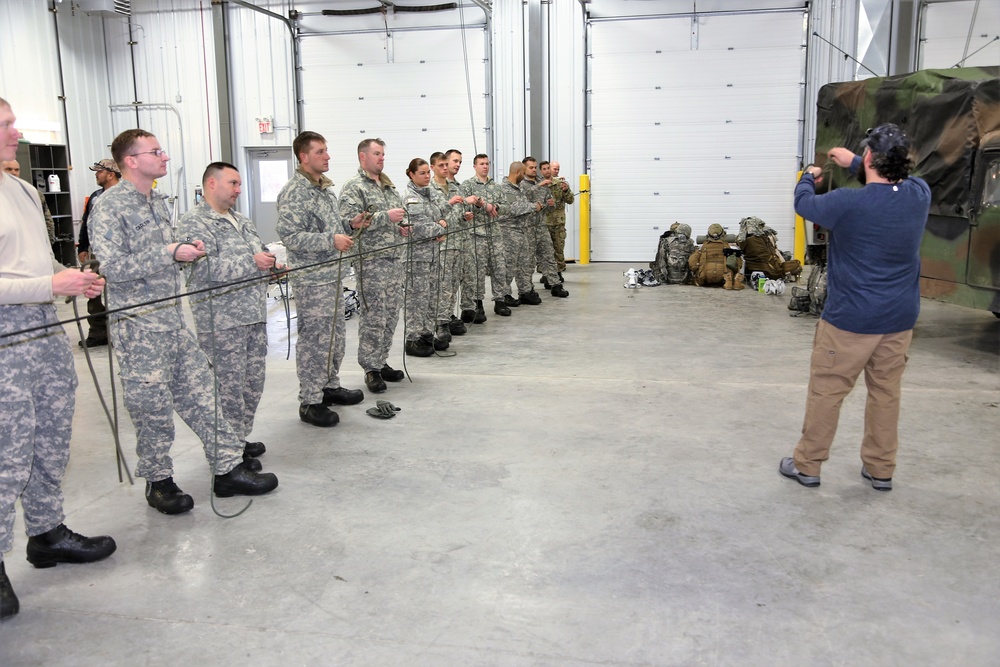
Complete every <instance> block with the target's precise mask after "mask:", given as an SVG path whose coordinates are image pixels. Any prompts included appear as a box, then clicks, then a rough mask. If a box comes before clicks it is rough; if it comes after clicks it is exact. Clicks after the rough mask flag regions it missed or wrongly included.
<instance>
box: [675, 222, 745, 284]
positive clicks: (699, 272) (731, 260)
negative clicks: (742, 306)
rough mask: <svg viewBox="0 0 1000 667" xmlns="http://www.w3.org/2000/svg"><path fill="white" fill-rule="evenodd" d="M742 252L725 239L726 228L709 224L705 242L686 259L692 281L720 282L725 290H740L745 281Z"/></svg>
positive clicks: (697, 282)
mask: <svg viewBox="0 0 1000 667" xmlns="http://www.w3.org/2000/svg"><path fill="white" fill-rule="evenodd" d="M742 254H743V252H742V251H741V250H740V249H739V247H737V246H736V244H735V243H730V242H729V241H728V240H727V239H726V230H725V229H723V228H722V225H720V224H718V223H713V224H711V225H709V227H708V236H706V237H705V242H704V243H703V244H702V246H701V247H700V248H698V249H697V250H696V251H695V252H694V254H692V255H691V258H690V259H688V267H689V268H690V269H691V275H692V278H693V280H694V284H695V285H698V286H700V287H713V286H718V285H722V287H723V288H724V289H729V290H740V289H743V288H744V287H745V286H746V284H745V280H744V278H743V258H742V257H741V255H742Z"/></svg>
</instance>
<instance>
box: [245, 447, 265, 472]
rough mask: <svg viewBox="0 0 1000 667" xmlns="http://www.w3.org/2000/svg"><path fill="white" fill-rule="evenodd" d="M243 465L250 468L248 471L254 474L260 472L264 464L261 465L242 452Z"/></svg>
mask: <svg viewBox="0 0 1000 667" xmlns="http://www.w3.org/2000/svg"><path fill="white" fill-rule="evenodd" d="M243 463H245V464H246V465H247V467H248V468H250V470H253V471H254V472H260V471H261V470H263V469H264V464H262V463H261V462H260V461H258V460H257V459H255V458H254V457H252V456H250V455H249V454H247V453H246V452H243Z"/></svg>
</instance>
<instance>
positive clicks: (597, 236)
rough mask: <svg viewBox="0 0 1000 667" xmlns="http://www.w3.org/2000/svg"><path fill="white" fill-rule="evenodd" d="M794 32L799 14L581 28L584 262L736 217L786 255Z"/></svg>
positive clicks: (800, 37) (642, 255) (621, 257)
mask: <svg viewBox="0 0 1000 667" xmlns="http://www.w3.org/2000/svg"><path fill="white" fill-rule="evenodd" d="M804 30H805V15H804V13H803V12H802V11H801V10H799V11H794V12H768V13H746V14H728V15H707V16H706V15H701V16H697V17H695V18H694V19H692V17H690V16H685V17H676V18H673V17H672V18H656V19H649V18H646V19H642V20H622V21H606V22H598V21H595V22H593V24H592V27H591V54H592V57H591V58H590V67H591V72H590V75H591V79H590V82H591V93H590V96H589V97H590V104H591V123H592V128H591V135H590V139H591V190H592V199H591V202H592V213H591V259H593V260H594V261H625V262H638V261H647V262H648V261H649V260H651V259H652V258H653V256H654V254H655V251H656V244H657V240H658V237H659V235H660V234H661V233H662V232H663V231H665V230H666V229H667V228H669V227H670V224H671V223H673V222H674V221H680V222H684V223H687V224H689V225H691V228H692V230H693V231H694V233H695V234H696V235H697V234H703V233H705V231H706V230H707V229H708V226H709V225H710V224H712V223H713V222H718V223H720V224H722V225H723V226H725V227H728V228H729V231H730V232H735V231H737V229H738V228H739V221H740V219H741V218H743V217H746V216H748V215H756V216H758V217H760V218H762V219H763V220H765V221H766V222H767V223H768V224H769V225H770V226H772V227H773V228H774V229H776V230H777V231H778V238H779V244H780V245H781V246H782V248H783V249H788V250H790V249H791V247H792V238H793V236H792V231H793V228H794V213H793V211H792V189H793V187H794V181H795V174H796V171H797V169H798V166H799V158H798V152H799V141H800V135H801V122H802V121H801V112H802V94H803V81H804V78H803V77H804V71H805V70H804V65H805V49H804V46H803V44H804V43H805V32H804Z"/></svg>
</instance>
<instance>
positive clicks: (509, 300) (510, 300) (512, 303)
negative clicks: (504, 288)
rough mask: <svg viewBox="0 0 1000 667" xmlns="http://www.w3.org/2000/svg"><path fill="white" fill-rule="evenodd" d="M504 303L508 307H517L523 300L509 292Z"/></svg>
mask: <svg viewBox="0 0 1000 667" xmlns="http://www.w3.org/2000/svg"><path fill="white" fill-rule="evenodd" d="M503 305H505V306H507V307H508V308H517V307H518V306H520V305H521V300H520V299H515V298H514V297H512V296H511V295H510V294H507V295H505V296H504V298H503Z"/></svg>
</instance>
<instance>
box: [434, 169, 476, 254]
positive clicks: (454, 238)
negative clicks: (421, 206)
mask: <svg viewBox="0 0 1000 667" xmlns="http://www.w3.org/2000/svg"><path fill="white" fill-rule="evenodd" d="M430 187H431V188H433V189H434V190H436V191H437V192H438V194H440V195H441V197H442V198H444V201H445V220H446V221H447V222H448V230H447V236H445V238H444V240H443V241H442V242H441V245H440V246H439V249H440V250H462V249H463V248H465V247H466V246H467V245H468V244H467V242H466V239H467V238H468V236H469V234H468V232H466V231H465V230H466V229H468V228H469V227H470V226H471V225H472V223H471V222H467V221H466V219H465V211H466V209H467V208H468V207H467V206H466V205H465V204H464V203H462V204H448V200H449V199H451V198H452V197H454V196H455V195H458V196H459V197H463V198H464V197H465V196H466V195H463V194H462V189H461V186H460V185H459V184H458V183H456V182H455V181H452V180H449V181H448V182H447V184H446V185H443V186H442V185H440V184H438V182H437V181H435V180H434V179H433V178H432V179H431V185H430Z"/></svg>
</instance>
